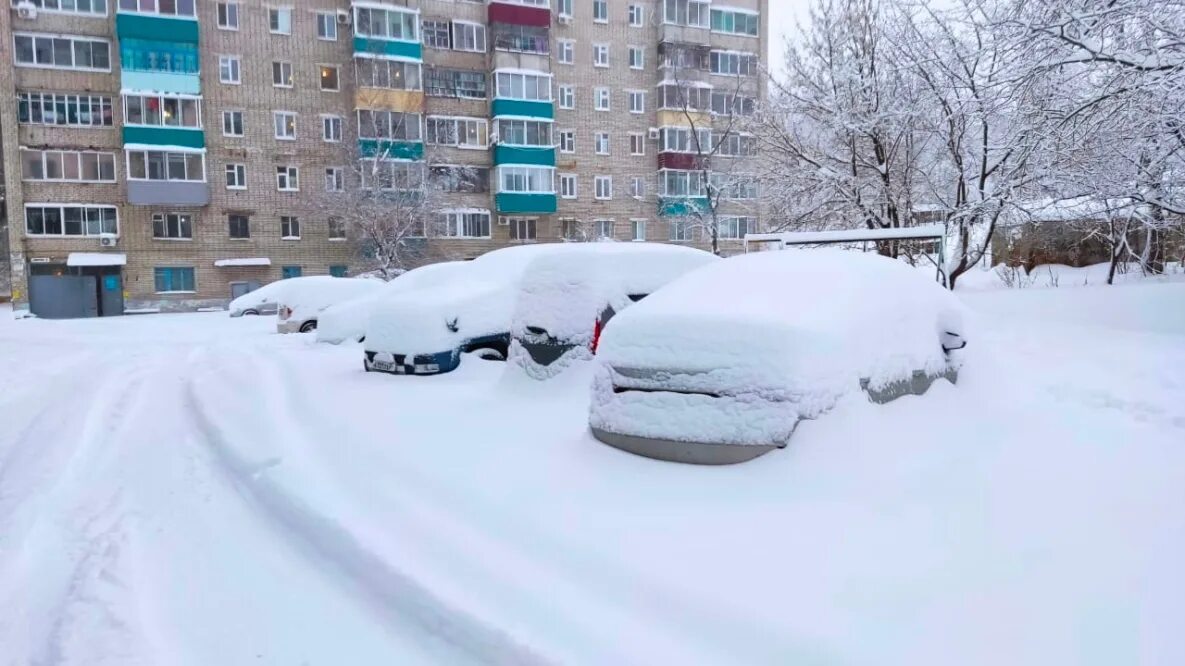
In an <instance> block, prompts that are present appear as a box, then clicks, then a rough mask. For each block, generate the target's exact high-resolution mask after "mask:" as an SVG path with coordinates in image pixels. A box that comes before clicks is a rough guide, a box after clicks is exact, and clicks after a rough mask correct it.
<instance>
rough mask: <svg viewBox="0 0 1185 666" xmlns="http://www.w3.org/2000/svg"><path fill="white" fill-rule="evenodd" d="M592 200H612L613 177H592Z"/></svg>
mask: <svg viewBox="0 0 1185 666" xmlns="http://www.w3.org/2000/svg"><path fill="white" fill-rule="evenodd" d="M593 198H594V199H596V200H597V201H609V200H611V199H612V198H613V176H593Z"/></svg>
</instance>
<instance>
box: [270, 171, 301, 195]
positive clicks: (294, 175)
mask: <svg viewBox="0 0 1185 666" xmlns="http://www.w3.org/2000/svg"><path fill="white" fill-rule="evenodd" d="M280 169H284V172H283V173H281V172H280ZM281 176H283V177H284V178H283V180H284V182H285V183H286V184H287V185H286V186H285V187H281V186H280V180H281V178H280V177H281ZM293 183H295V184H296V187H293V186H292V185H293ZM276 191H277V192H299V191H300V167H298V166H293V165H291V164H277V165H276Z"/></svg>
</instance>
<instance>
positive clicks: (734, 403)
mask: <svg viewBox="0 0 1185 666" xmlns="http://www.w3.org/2000/svg"><path fill="white" fill-rule="evenodd" d="M964 335H965V333H964V330H963V317H962V306H961V304H960V303H959V301H958V300H957V299H956V298H955V297H954V295H953V294H951V293H950V292H949V291H947V290H945V289H943V288H942V287H941V286H939V285H937V284H935V283H934V282H933V280H932V279H931V278H930V277H929V276H928V275H926V274H924V273H923V272H922V271H918V270H917V269H915V268H913V267H911V266H909V265H907V264H905V263H903V262H900V261H896V260H893V259H888V258H885V257H881V256H879V255H873V254H862V253H856V252H844V251H838V250H815V251H811V250H806V251H783V252H763V253H755V254H749V255H744V256H740V257H734V258H731V259H727V260H724V261H720V262H717V263H715V264H712V265H710V266H707V267H704V268H702V269H700V270H697V271H693V272H691V273H689V274H687V275H685V276H683V277H682V278H680V279H678V280H676V281H674V282H672V283H671V284H669V285H667V286H666V287H663V288H662V289H659V290H658V291H657V292H655V293H654V294H652V295H651V296H650V297H648V298H647V299H646V300H644V301H642V302H641V303H638V304H637V305H635V306H633V307H631V308H629V309H628V310H626V311H624V312H622V313H621V314H619V315H617V316H616V317H615V318H614V319H613V322H612V323H611V324H610V325H609V326H608V327H607V328H606V329H605V331H604V333H603V335H602V336H601V339H600V344H599V348H598V359H599V364H598V368H597V371H596V375H595V379H594V381H593V389H592V406H591V410H590V417H589V425H590V426H591V429H592V433H593V435H594V436H595V437H596V438H597V439H599V440H600V441H602V442H604V443H606V444H609V445H611V446H614V447H617V448H619V449H623V450H625V451H629V452H632V453H637V454H639V455H644V456H648V457H651V458H658V459H661V460H671V461H679V462H689V463H698V464H727V463H737V462H743V461H746V460H751V459H753V458H756V457H757V456H760V455H762V454H764V453H766V452H768V451H771V450H773V449H776V448H781V447H784V446H786V444H787V441H788V440H789V439H790V436H791V435H792V434H793V432H794V429H795V427H796V426H797V424H798V422H799V421H800V420H802V419H811V418H816V417H818V416H820V415H821V414H823V413H824V412H826V411H828V410H829V409H831V408H832V407H833V406H834V405H835V403H836V402H837V401H838V400H839V399H840V398H841V397H843V396H844V395H846V394H849V393H853V392H858V391H863V392H865V393H866V394H867V396H868V398H869V399H870V400H872V401H874V402H878V403H880V402H888V401H890V400H893V399H895V398H897V397H900V396H902V395H907V394H922V393H924V392H925V391H926V390H927V389H928V388H929V387H930V385H931V384H932V383H933V382H934V381H936V380H939V379H943V378H945V379H947V380H949V381H950V382H952V383H953V382H955V380H956V379H957V377H958V370H959V367H960V365H961V362H962V359H961V352H960V351H958V350H960V349H962V348H963V347H964V346H965V345H966V342H965V339H964Z"/></svg>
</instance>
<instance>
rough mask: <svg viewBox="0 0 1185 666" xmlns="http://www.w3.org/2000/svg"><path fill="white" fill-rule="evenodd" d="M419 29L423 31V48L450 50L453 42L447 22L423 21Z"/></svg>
mask: <svg viewBox="0 0 1185 666" xmlns="http://www.w3.org/2000/svg"><path fill="white" fill-rule="evenodd" d="M420 29H421V30H423V31H424V46H427V47H430V48H434V49H448V48H452V45H453V42H452V39H451V29H450V27H449V22H448V21H429V20H425V21H424V22H423V23H422V24H421V26H420Z"/></svg>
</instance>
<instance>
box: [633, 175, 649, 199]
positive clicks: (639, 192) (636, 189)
mask: <svg viewBox="0 0 1185 666" xmlns="http://www.w3.org/2000/svg"><path fill="white" fill-rule="evenodd" d="M630 196H631V197H633V198H635V199H641V198H642V197H644V196H646V179H645V178H643V177H642V176H634V177H633V178H632V179H630Z"/></svg>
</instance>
